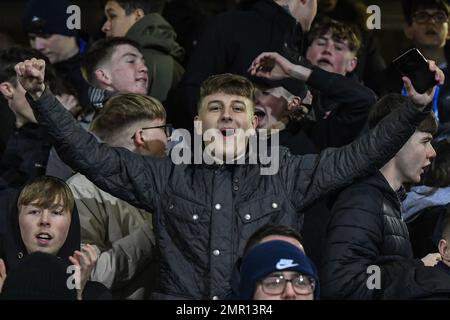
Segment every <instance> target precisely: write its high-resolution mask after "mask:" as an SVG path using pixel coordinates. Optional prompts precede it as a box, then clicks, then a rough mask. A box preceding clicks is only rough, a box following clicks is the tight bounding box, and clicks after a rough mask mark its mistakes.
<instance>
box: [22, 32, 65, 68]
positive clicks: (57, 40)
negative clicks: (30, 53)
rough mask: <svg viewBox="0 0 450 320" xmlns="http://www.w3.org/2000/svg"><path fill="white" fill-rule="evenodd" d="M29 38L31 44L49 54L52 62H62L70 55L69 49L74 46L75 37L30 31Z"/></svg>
mask: <svg viewBox="0 0 450 320" xmlns="http://www.w3.org/2000/svg"><path fill="white" fill-rule="evenodd" d="M28 38H29V41H30V46H31V47H32V48H33V49H36V50H38V51H40V52H42V54H44V55H45V56H47V58H48V60H50V62H51V63H52V64H53V63H58V62H61V61H63V60H65V59H67V57H68V55H70V52H69V50H71V48H72V47H71V44H72V43H73V37H69V36H65V35H61V34H34V33H29V34H28Z"/></svg>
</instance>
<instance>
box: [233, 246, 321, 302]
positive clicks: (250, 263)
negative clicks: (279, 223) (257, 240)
mask: <svg viewBox="0 0 450 320" xmlns="http://www.w3.org/2000/svg"><path fill="white" fill-rule="evenodd" d="M277 271H278V272H279V271H297V272H299V273H301V274H304V275H308V276H310V277H312V278H313V279H314V280H315V281H316V288H315V290H314V299H319V276H318V274H317V271H316V268H315V266H314V264H313V263H312V262H311V260H309V258H308V257H307V256H305V254H304V253H303V252H302V251H301V250H300V249H299V248H298V247H296V246H294V245H292V244H290V243H289V242H286V241H281V240H273V241H268V242H264V243H262V244H259V245H257V246H255V247H254V248H253V249H251V250H250V251H249V252H248V254H247V255H246V256H245V257H244V259H243V260H242V265H241V280H240V284H239V297H240V299H246V300H251V299H253V295H254V293H255V290H256V284H257V282H258V281H260V280H261V279H263V278H264V277H266V276H267V275H269V274H271V273H273V272H277Z"/></svg>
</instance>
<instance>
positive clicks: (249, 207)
mask: <svg viewBox="0 0 450 320" xmlns="http://www.w3.org/2000/svg"><path fill="white" fill-rule="evenodd" d="M282 207H283V200H282V197H280V196H277V195H275V194H270V195H266V196H264V197H263V198H258V199H254V200H250V201H247V202H244V203H242V204H241V205H239V206H238V208H237V212H238V215H239V218H240V219H241V221H242V223H244V224H247V223H252V222H254V221H258V220H260V219H263V218H269V216H276V215H278V214H279V213H280V212H281V209H282Z"/></svg>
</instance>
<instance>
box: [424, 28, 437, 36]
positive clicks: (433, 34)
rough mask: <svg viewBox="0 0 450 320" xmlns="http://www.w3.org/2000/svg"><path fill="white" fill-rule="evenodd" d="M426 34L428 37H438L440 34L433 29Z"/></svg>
mask: <svg viewBox="0 0 450 320" xmlns="http://www.w3.org/2000/svg"><path fill="white" fill-rule="evenodd" d="M425 34H426V35H427V36H436V35H437V34H438V32H437V31H436V30H433V29H428V30H427V31H426V32H425Z"/></svg>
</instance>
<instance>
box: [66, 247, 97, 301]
mask: <svg viewBox="0 0 450 320" xmlns="http://www.w3.org/2000/svg"><path fill="white" fill-rule="evenodd" d="M97 259H98V255H97V251H96V250H95V248H94V247H93V246H91V245H90V244H86V245H82V246H81V251H78V250H75V252H74V253H73V256H70V257H69V260H70V262H72V263H73V264H74V265H75V266H76V267H78V268H80V289H79V290H78V299H79V300H81V299H82V293H83V290H84V287H85V286H86V282H87V281H88V280H89V276H90V275H91V271H92V269H93V268H94V267H95V264H96V263H97Z"/></svg>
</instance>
